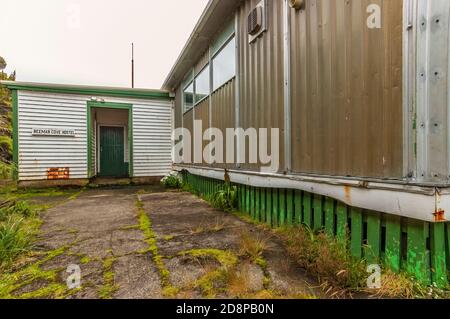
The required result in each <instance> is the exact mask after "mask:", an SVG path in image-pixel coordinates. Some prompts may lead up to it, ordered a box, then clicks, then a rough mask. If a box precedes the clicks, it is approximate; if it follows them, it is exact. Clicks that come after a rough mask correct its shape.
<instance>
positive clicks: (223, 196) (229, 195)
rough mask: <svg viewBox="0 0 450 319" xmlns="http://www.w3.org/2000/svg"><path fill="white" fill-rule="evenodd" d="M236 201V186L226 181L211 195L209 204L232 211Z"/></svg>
mask: <svg viewBox="0 0 450 319" xmlns="http://www.w3.org/2000/svg"><path fill="white" fill-rule="evenodd" d="M236 202H237V187H236V186H231V184H230V183H226V184H225V185H224V186H223V188H222V189H221V190H219V191H218V192H216V193H215V194H214V195H212V197H211V204H212V205H213V206H214V207H215V208H217V209H222V210H225V211H234V210H235V208H236Z"/></svg>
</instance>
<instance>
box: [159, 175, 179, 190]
mask: <svg viewBox="0 0 450 319" xmlns="http://www.w3.org/2000/svg"><path fill="white" fill-rule="evenodd" d="M161 184H162V185H163V186H164V187H167V188H181V186H182V182H181V179H180V178H179V177H178V175H169V176H166V177H164V178H163V179H162V180H161Z"/></svg>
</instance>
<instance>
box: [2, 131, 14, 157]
mask: <svg viewBox="0 0 450 319" xmlns="http://www.w3.org/2000/svg"><path fill="white" fill-rule="evenodd" d="M0 148H1V149H3V150H4V151H6V152H8V153H9V154H11V153H12V149H13V145H12V139H11V138H10V137H9V136H5V135H3V136H0Z"/></svg>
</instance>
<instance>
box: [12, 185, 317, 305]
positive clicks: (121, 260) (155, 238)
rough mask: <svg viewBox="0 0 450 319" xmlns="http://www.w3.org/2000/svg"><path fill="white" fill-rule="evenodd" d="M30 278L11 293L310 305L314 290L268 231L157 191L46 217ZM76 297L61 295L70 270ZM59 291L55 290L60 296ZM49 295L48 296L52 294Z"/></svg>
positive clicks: (91, 199) (118, 193)
mask: <svg viewBox="0 0 450 319" xmlns="http://www.w3.org/2000/svg"><path fill="white" fill-rule="evenodd" d="M37 249H39V250H40V251H42V252H45V253H44V254H43V255H44V256H46V258H45V259H43V260H42V259H41V260H40V261H38V262H37V263H36V265H38V267H39V271H41V272H48V273H54V274H56V277H55V278H49V276H47V277H45V276H37V277H36V278H37V279H36V280H32V281H30V282H29V284H27V285H24V286H21V287H20V289H18V290H17V291H15V292H14V294H16V295H17V296H24V295H26V294H29V295H30V294H31V295H33V292H36V291H38V292H41V293H42V294H41V295H39V294H35V296H37V297H43V298H45V297H52V298H56V297H62V298H206V297H208V298H235V297H241V298H277V297H292V298H308V297H313V296H314V294H315V291H314V290H313V289H312V288H310V286H311V285H309V284H308V283H307V281H306V280H305V279H306V277H305V275H304V274H303V272H302V271H300V270H299V269H298V267H296V266H295V264H294V263H293V262H292V261H291V260H290V259H289V258H288V257H287V254H286V252H285V250H284V248H283V245H282V243H281V242H279V241H278V240H277V239H276V238H274V237H273V236H272V235H271V233H270V232H265V231H262V230H260V229H257V228H256V227H255V226H252V225H249V224H247V223H245V222H243V221H241V220H240V219H239V218H237V217H235V216H233V215H231V214H228V213H224V212H221V211H218V210H215V209H212V208H211V207H210V206H209V205H208V204H207V203H206V202H204V201H202V200H200V199H198V198H196V197H195V196H193V195H191V194H188V193H181V192H165V191H164V190H162V189H160V188H158V187H147V188H146V189H143V188H142V187H140V188H133V187H124V188H117V189H97V190H88V191H84V192H83V193H81V194H80V195H79V196H78V197H77V198H76V199H74V200H71V201H70V200H69V201H66V202H64V203H63V204H61V205H59V206H56V207H54V208H52V209H50V210H49V211H47V212H46V213H45V215H44V223H43V226H42V229H41V234H40V236H39V238H38V243H37ZM69 265H78V266H79V267H80V269H81V285H82V287H81V288H80V289H75V290H67V289H63V287H64V286H65V283H66V279H67V277H68V275H69V274H68V273H67V271H66V270H67V267H68V266H69ZM57 287H58V289H57ZM50 288H51V289H50Z"/></svg>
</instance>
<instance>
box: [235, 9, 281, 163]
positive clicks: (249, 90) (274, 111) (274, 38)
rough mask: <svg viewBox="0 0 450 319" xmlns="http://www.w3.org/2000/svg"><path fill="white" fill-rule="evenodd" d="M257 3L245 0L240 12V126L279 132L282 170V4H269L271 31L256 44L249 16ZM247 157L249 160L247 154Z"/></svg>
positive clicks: (238, 12) (269, 26) (269, 27)
mask: <svg viewBox="0 0 450 319" xmlns="http://www.w3.org/2000/svg"><path fill="white" fill-rule="evenodd" d="M258 2H259V1H258V0H249V1H245V3H244V4H243V5H242V6H241V7H240V8H239V10H238V11H237V15H238V19H239V28H238V30H237V33H238V40H239V60H238V63H239V70H240V74H239V85H240V87H239V94H240V115H239V117H240V125H241V127H242V128H244V129H247V128H251V127H253V128H256V129H258V128H269V129H270V128H279V129H280V143H279V144H280V167H281V168H282V167H284V96H283V76H284V69H283V1H268V15H269V19H268V20H269V21H268V31H267V32H266V33H264V35H263V36H262V37H261V38H259V39H258V40H256V41H255V42H254V43H252V44H249V43H248V36H247V16H248V14H249V12H250V10H251V9H252V8H254V7H255V6H256V4H258ZM269 140H270V136H269ZM247 149H248V147H247ZM269 152H270V147H269ZM246 158H247V159H248V155H247V156H246ZM242 168H247V169H259V168H260V165H250V164H246V165H242Z"/></svg>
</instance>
